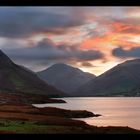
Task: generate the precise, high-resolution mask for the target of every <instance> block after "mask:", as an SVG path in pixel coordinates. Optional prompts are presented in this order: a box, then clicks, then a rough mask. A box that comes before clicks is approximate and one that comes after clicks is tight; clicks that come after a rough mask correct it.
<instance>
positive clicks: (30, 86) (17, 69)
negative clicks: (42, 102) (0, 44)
mask: <svg viewBox="0 0 140 140" xmlns="http://www.w3.org/2000/svg"><path fill="white" fill-rule="evenodd" d="M0 91H1V92H10V93H20V94H21V93H23V94H27V95H28V94H40V95H47V96H48V97H56V96H59V95H60V96H61V95H63V93H62V92H61V91H59V90H57V89H55V88H54V87H52V86H49V85H48V84H46V83H45V82H44V81H43V80H41V79H40V78H39V77H38V76H37V75H36V74H35V73H34V72H32V71H29V70H28V69H26V68H24V67H22V66H19V65H16V64H15V63H13V62H12V61H11V60H10V58H9V57H8V56H6V55H5V54H4V53H3V52H2V51H1V50H0Z"/></svg>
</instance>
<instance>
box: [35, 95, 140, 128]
mask: <svg viewBox="0 0 140 140" xmlns="http://www.w3.org/2000/svg"><path fill="white" fill-rule="evenodd" d="M62 99H63V100H65V101H66V102H67V103H61V104H60V103H59V104H54V103H53V104H38V105H35V106H37V107H48V106H52V107H59V108H64V109H73V110H88V111H91V112H93V113H95V114H101V115H102V116H99V117H90V118H82V119H79V120H84V121H85V122H87V123H88V124H91V125H96V126H129V127H132V128H136V129H139V130H140V97H73V98H62Z"/></svg>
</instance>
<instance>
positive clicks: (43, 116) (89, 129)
mask: <svg viewBox="0 0 140 140" xmlns="http://www.w3.org/2000/svg"><path fill="white" fill-rule="evenodd" d="M98 115H99V114H98ZM98 115H97V114H94V113H92V112H89V111H86V110H66V109H60V108H55V107H45V108H37V107H34V106H32V105H27V104H23V103H22V104H17V103H14V104H12V103H3V104H0V133H15V134H16V133H21V134H22V133H26V134H30V133H31V134H38V133H40V134H41V133H44V134H127V133H129V134H140V130H136V129H133V128H130V127H123V126H118V127H116V126H107V127H97V126H93V125H89V124H87V123H86V122H84V121H80V120H74V119H72V118H76V117H77V118H81V117H83V118H86V117H98Z"/></svg>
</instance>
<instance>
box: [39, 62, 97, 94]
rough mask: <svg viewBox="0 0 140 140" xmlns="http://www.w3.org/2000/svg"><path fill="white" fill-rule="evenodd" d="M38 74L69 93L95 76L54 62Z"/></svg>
mask: <svg viewBox="0 0 140 140" xmlns="http://www.w3.org/2000/svg"><path fill="white" fill-rule="evenodd" d="M37 75H38V76H39V77H40V78H42V79H44V80H45V81H46V82H47V83H48V84H50V85H53V86H54V87H56V88H57V89H59V90H62V91H64V92H66V93H69V95H71V93H72V92H74V91H75V90H77V89H78V88H79V87H80V86H81V85H83V84H84V83H86V82H88V81H89V80H91V79H93V78H95V75H93V74H90V73H87V72H83V71H81V70H80V69H78V68H74V67H72V66H69V65H66V64H62V63H58V64H54V65H52V66H51V67H49V68H48V69H46V70H43V71H40V72H38V73H37Z"/></svg>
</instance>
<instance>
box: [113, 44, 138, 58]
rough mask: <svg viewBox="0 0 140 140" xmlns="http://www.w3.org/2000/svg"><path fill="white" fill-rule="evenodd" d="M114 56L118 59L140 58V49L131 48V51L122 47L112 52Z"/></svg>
mask: <svg viewBox="0 0 140 140" xmlns="http://www.w3.org/2000/svg"><path fill="white" fill-rule="evenodd" d="M112 54H113V55H114V56H116V57H122V58H125V57H136V58H139V57H140V47H135V48H131V49H130V50H124V49H123V48H122V47H119V48H116V49H114V50H113V51H112Z"/></svg>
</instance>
